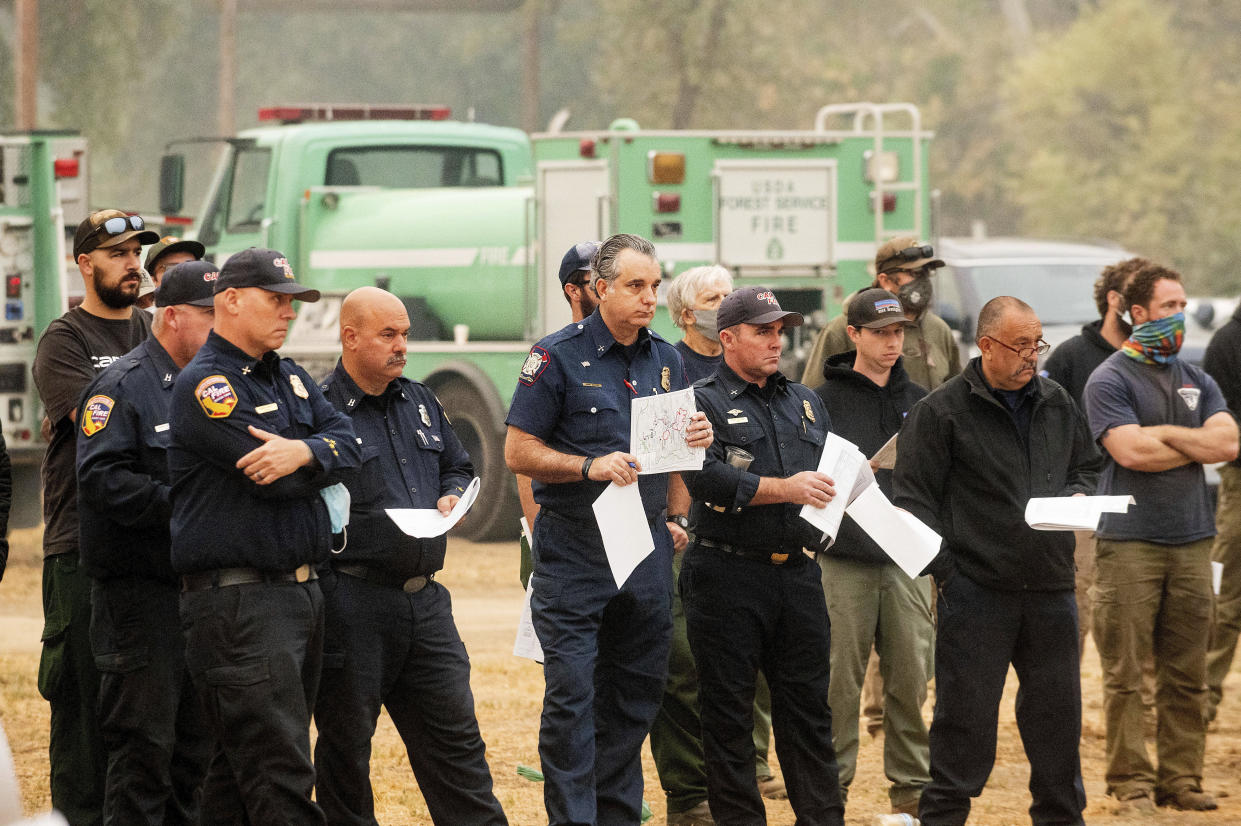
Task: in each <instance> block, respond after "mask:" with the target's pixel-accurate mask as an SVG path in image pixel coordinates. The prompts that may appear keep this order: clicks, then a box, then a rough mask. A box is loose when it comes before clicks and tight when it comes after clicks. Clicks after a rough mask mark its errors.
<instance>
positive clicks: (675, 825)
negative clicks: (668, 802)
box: [668, 800, 715, 826]
mask: <svg viewBox="0 0 1241 826" xmlns="http://www.w3.org/2000/svg"><path fill="white" fill-rule="evenodd" d="M668 826H715V819H714V818H713V817H711V807H710V806H708V805H707V801H705V800H704V801H702V802H701V803H699V804H698V805H697V806H695V807H694V808H692V809H686V810H685V811H683V812H668Z"/></svg>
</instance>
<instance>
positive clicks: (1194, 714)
mask: <svg viewBox="0 0 1241 826" xmlns="http://www.w3.org/2000/svg"><path fill="white" fill-rule="evenodd" d="M1125 301H1126V303H1127V304H1128V305H1129V316H1130V318H1131V319H1132V320H1133V332H1132V333H1131V334H1130V336H1129V338H1128V339H1127V340H1126V341H1125V343H1124V344H1122V345H1121V348H1120V350H1118V351H1117V352H1116V353H1114V354H1113V355H1111V356H1109V357H1108V359H1107V361H1105V362H1103V364H1101V365H1099V367H1098V368H1097V369H1096V370H1095V371H1094V373H1092V374H1091V376H1090V381H1089V382H1087V383H1086V392H1085V402H1086V413H1087V415H1089V417H1090V430H1091V433H1092V434H1093V435H1094V437H1095V438H1096V439H1098V441H1099V444H1100V445H1102V446H1103V449H1104V451H1106V453H1105V458H1106V463H1105V465H1104V467H1103V476H1102V478H1101V480H1100V483H1099V488H1100V491H1101V492H1103V493H1107V494H1125V495H1131V496H1133V498H1134V499H1135V500H1136V502H1137V504H1136V505H1135V506H1133V507H1131V508H1130V510H1129V512H1128V513H1115V514H1112V513H1108V514H1104V515H1103V519H1102V520H1101V521H1100V523H1099V530H1098V536H1099V545H1098V549H1097V554H1096V566H1097V567H1096V570H1095V586H1094V590H1093V591H1092V592H1091V595H1092V597H1093V600H1094V606H1093V607H1094V629H1093V631H1094V637H1095V645H1096V646H1097V647H1098V649H1099V658H1100V660H1101V661H1102V664H1103V691H1104V697H1103V704H1104V715H1105V717H1106V720H1107V758H1108V759H1107V762H1108V766H1107V791H1108V794H1110V795H1113V796H1114V797H1115V798H1116V799H1117V800H1119V801H1121V803H1122V807H1123V808H1124V809H1125V810H1126V811H1127V812H1128V813H1130V814H1142V813H1149V812H1153V811H1154V809H1155V806H1156V805H1160V806H1172V807H1173V808H1177V809H1188V810H1193V811H1201V810H1209V809H1214V808H1216V803H1215V799H1214V798H1213V797H1212V796H1211V795H1209V794H1207V793H1205V792H1204V791H1202V760H1203V752H1204V749H1205V745H1206V719H1205V713H1206V699H1207V689H1206V655H1207V638H1208V634H1209V632H1210V625H1211V562H1210V561H1211V544H1212V537H1214V536H1215V523H1214V520H1213V518H1212V517H1213V514H1212V513H1211V507H1210V500H1209V497H1208V495H1207V487H1206V480H1205V477H1204V475H1203V469H1202V466H1203V464H1211V463H1214V462H1228V461H1232V460H1233V459H1235V458H1237V423H1236V421H1235V420H1234V419H1233V417H1232V414H1231V413H1229V412H1228V407H1227V404H1226V403H1225V401H1224V396H1223V394H1222V393H1221V392H1220V389H1219V385H1217V384H1216V383H1215V380H1214V379H1212V378H1211V377H1210V376H1209V375H1207V374H1206V373H1205V372H1204V371H1203V370H1201V369H1200V368H1198V367H1195V366H1194V365H1192V364H1188V363H1186V362H1185V361H1184V360H1182V359H1180V358H1178V357H1177V353H1178V352H1179V350H1180V348H1181V342H1182V341H1183V339H1184V336H1185V304H1186V300H1185V288H1184V287H1183V286H1182V285H1181V276H1180V274H1179V273H1177V272H1174V271H1173V270H1170V269H1167V268H1165V267H1161V266H1158V265H1157V264H1153V263H1151V262H1149V261H1148V262H1145V263H1144V264H1143V266H1142V267H1140V268H1139V269H1138V270H1137V272H1136V273H1134V276H1133V280H1132V281H1131V282H1130V283H1129V286H1128V288H1127V289H1126V290H1125ZM1152 655H1153V656H1154V660H1155V684H1156V691H1155V713H1156V716H1157V719H1158V728H1157V734H1156V751H1157V755H1158V763H1159V765H1158V767H1156V766H1154V765H1153V764H1152V763H1151V760H1150V758H1149V757H1148V756H1147V752H1146V743H1145V739H1144V725H1143V720H1142V713H1143V709H1142V700H1141V694H1140V692H1139V691H1138V687H1139V684H1140V682H1141V676H1142V663H1143V661H1144V660H1145V659H1147V658H1149V657H1151V656H1152ZM1152 797H1153V798H1154V799H1153V800H1152Z"/></svg>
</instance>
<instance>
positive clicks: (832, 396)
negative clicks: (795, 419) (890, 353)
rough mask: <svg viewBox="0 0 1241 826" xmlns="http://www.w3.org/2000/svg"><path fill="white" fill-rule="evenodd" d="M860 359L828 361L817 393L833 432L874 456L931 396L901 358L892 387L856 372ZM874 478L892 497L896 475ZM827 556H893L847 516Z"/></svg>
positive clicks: (843, 356) (852, 354)
mask: <svg viewBox="0 0 1241 826" xmlns="http://www.w3.org/2000/svg"><path fill="white" fill-rule="evenodd" d="M855 358H857V351H856V350H850V351H848V352H845V353H837V354H836V355H834V356H831V357H830V358H828V360H827V364H826V365H825V366H824V368H823V376H824V378H825V379H826V381H825V382H823V384H821V385H819V386H818V387H817V388H816V389H815V392H816V393H818V394H819V396H820V397H821V398H822V399H823V404H824V406H826V407H827V413H828V416H829V417H830V418H831V420H832V431H833V432H834V433H836V435H838V436H840V437H841V438H842V439H848V440H849V441H850V442H853V443H854V444H855V445H857V446H858V449H859V450H861V451H862V453H863V454H864V455H865V456H866V457H867V458H870V457H871V456H873V455H875V451H876V450H878V449H879V448H881V447H883V446H884V444H885V443H886V442H887V441H888V439H890V438H892V436H893V435H894V434H895V433H896V432H897V431H898V430H900V429H901V422H903V421H904V420H905V414H906V413H908V412H909V408H911V407H913V405H914V402H916V401H918V399H920V398H922V397H923V396H925V395H926V390H924V389H923V388H922V387H920V386H919V385H916V384H914V383H913V382H912V381H910V379H909V375H908V374H907V373H906V372H905V368H904V366H903V365H902V364H901V359H899V358H898V359H897V360H896V364H894V365H892V372H891V373H890V374H889V376H888V383H887V384H886V385H884V386H883V387H880V386H879V385H877V384H875V383H874V382H873V381H871V380H870V379H868V378H867V377H866V376H864V375H862V374H861V373H859V372H857V371H856V370H854V369H853V363H854V359H855ZM875 478H876V479H877V480H878V482H879V489H880V490H882V491H883V492H884V494H885V495H886V496H887V497H888V498H889V499H891V498H892V471H890V470H880V471H878V472H876V473H875ZM827 553H828V554H829V555H831V556H835V557H840V558H843V559H853V560H857V561H860V562H871V563H875V564H882V563H885V562H891V560H890V559H889V558H888V555H887V554H885V553H884V552H883V550H882V549H881V548H880V547H879V546H878V545H877V544H875V541H874V540H873V539H871V538H870V537H869V536H868V535H867V534H866V533H865V532H864V531H863V530H862V529H861V528H860V527H858V524H857V523H856V522H854V521H853V519H852V518H851V517H850V516H849V515H848V514H845V518H844V521H843V522H841V523H840V535H839V536H838V537H836V544H834V545H832V547H830V548H828V550H827Z"/></svg>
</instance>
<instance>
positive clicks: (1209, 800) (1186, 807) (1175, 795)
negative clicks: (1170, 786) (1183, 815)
mask: <svg viewBox="0 0 1241 826" xmlns="http://www.w3.org/2000/svg"><path fill="white" fill-rule="evenodd" d="M1159 805H1160V806H1171V807H1172V808H1173V809H1180V810H1181V811H1184V812H1209V811H1211V810H1212V809H1218V808H1219V804H1218V803H1216V802H1215V798H1214V797H1211V795H1209V794H1207V793H1206V792H1204V791H1202V790H1201V789H1181V790H1180V791H1178V792H1172V793H1171V794H1166V795H1160V796H1159Z"/></svg>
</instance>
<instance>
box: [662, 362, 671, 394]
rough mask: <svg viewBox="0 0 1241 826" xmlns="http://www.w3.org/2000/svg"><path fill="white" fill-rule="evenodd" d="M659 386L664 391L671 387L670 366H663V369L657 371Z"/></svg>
mask: <svg viewBox="0 0 1241 826" xmlns="http://www.w3.org/2000/svg"><path fill="white" fill-rule="evenodd" d="M659 386H660V387H662V388H663V389H664V392H665V393H667V392H668V391H669V390H671V389H672V368H671V367H665V368H664V369H663V370H660V371H659Z"/></svg>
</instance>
